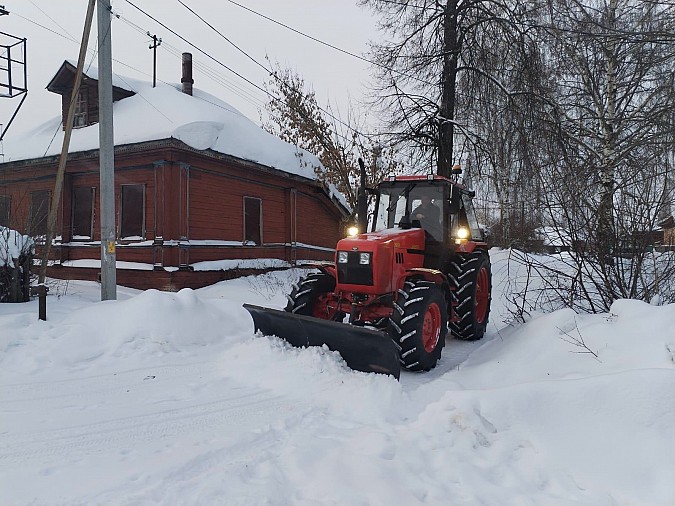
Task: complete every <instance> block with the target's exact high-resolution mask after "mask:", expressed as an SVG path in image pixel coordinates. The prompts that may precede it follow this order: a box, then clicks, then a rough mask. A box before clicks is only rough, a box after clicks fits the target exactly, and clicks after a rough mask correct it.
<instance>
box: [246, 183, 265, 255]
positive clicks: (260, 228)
mask: <svg viewBox="0 0 675 506" xmlns="http://www.w3.org/2000/svg"><path fill="white" fill-rule="evenodd" d="M247 201H257V202H258V239H259V241H258V242H256V241H255V240H253V239H249V238H248V237H247V233H248V221H247V219H246V216H247V213H246V202H247ZM242 221H243V241H242V243H243V244H244V245H255V246H262V245H263V201H262V199H261V198H260V197H252V196H249V195H244V197H243V201H242ZM251 243H252V244H251Z"/></svg>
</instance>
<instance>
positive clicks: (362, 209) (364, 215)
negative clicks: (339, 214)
mask: <svg viewBox="0 0 675 506" xmlns="http://www.w3.org/2000/svg"><path fill="white" fill-rule="evenodd" d="M359 167H360V168H361V182H360V184H359V190H358V194H357V200H356V213H357V216H358V221H357V225H358V227H359V233H364V232H366V228H368V194H367V193H366V164H365V163H363V158H359Z"/></svg>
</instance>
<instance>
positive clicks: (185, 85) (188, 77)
mask: <svg viewBox="0 0 675 506" xmlns="http://www.w3.org/2000/svg"><path fill="white" fill-rule="evenodd" d="M182 60H183V77H181V79H180V82H181V88H182V91H183V93H187V94H188V95H192V85H193V84H194V83H195V81H194V79H192V53H183V58H182Z"/></svg>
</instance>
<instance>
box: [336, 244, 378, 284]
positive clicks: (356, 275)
mask: <svg viewBox="0 0 675 506" xmlns="http://www.w3.org/2000/svg"><path fill="white" fill-rule="evenodd" d="M359 254H360V252H359V251H350V252H349V255H348V258H347V263H346V264H340V263H339V264H337V271H338V283H340V284H347V285H371V286H372V284H373V261H372V260H373V259H372V256H371V261H370V264H368V265H361V264H359ZM371 255H372V254H371Z"/></svg>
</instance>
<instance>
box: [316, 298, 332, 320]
mask: <svg viewBox="0 0 675 506" xmlns="http://www.w3.org/2000/svg"><path fill="white" fill-rule="evenodd" d="M337 309H338V308H337V306H335V307H332V306H331V305H330V304H329V298H328V296H327V295H326V294H322V295H319V296H318V297H317V298H316V300H315V301H314V304H313V305H312V316H313V317H314V318H321V319H322V320H332V319H334V318H335V315H336V314H337Z"/></svg>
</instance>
